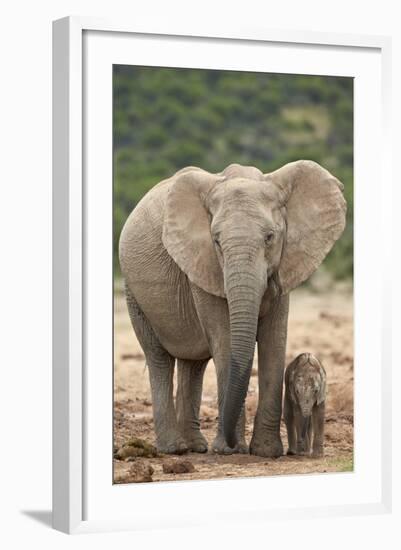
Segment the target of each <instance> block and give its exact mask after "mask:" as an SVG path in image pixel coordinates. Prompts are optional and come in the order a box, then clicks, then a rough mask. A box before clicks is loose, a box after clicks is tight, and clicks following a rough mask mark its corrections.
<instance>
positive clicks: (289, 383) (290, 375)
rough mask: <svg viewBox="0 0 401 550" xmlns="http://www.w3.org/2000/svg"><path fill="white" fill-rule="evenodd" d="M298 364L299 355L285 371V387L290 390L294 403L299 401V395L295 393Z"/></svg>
mask: <svg viewBox="0 0 401 550" xmlns="http://www.w3.org/2000/svg"><path fill="white" fill-rule="evenodd" d="M297 365H298V357H297V358H295V359H294V360H293V361H292V362H291V363H290V364H289V365H288V367H287V368H286V371H285V389H286V391H288V392H289V395H290V397H291V401H292V402H293V403H296V402H297V397H296V395H295V369H296V367H297Z"/></svg>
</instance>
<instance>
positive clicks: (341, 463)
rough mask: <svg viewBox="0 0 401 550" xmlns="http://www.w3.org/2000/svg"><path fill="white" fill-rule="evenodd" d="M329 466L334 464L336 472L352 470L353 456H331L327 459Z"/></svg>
mask: <svg viewBox="0 0 401 550" xmlns="http://www.w3.org/2000/svg"><path fill="white" fill-rule="evenodd" d="M328 464H329V465H330V466H335V468H336V471H337V472H353V471H354V457H353V456H343V457H337V458H332V459H330V460H328Z"/></svg>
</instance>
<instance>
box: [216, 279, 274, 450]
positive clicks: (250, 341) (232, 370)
mask: <svg viewBox="0 0 401 550" xmlns="http://www.w3.org/2000/svg"><path fill="white" fill-rule="evenodd" d="M249 271H250V269H249V270H248V272H245V273H244V272H239V271H238V268H237V271H236V272H234V273H233V274H231V276H227V277H226V295H227V301H228V308H229V315H230V331H231V359H230V367H229V373H228V385H227V387H226V393H225V400H224V407H223V429H224V436H225V440H226V442H227V444H228V446H229V447H231V448H234V447H235V445H236V444H237V435H236V426H237V423H238V420H239V417H240V415H241V411H242V408H243V406H244V402H245V397H246V394H247V391H248V385H249V379H250V376H251V370H252V361H253V356H254V351H255V341H256V332H257V325H258V317H259V309H260V302H261V299H262V295H263V292H264V290H265V289H264V288H263V285H262V284H261V283H260V282H258V281H257V278H256V276H255V274H254V273H249Z"/></svg>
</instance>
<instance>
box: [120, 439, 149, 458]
mask: <svg viewBox="0 0 401 550" xmlns="http://www.w3.org/2000/svg"><path fill="white" fill-rule="evenodd" d="M138 456H143V457H146V458H155V457H157V456H158V454H157V449H156V447H154V446H153V445H151V444H150V443H147V442H146V441H144V440H143V439H140V438H139V437H133V438H131V439H129V440H128V441H127V442H126V443H124V444H123V445H122V447H120V448H119V449H118V450H117V451H116V452H115V453H114V458H116V459H117V460H126V459H127V458H128V457H138Z"/></svg>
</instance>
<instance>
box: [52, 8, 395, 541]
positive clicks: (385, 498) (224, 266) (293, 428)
mask: <svg viewBox="0 0 401 550" xmlns="http://www.w3.org/2000/svg"><path fill="white" fill-rule="evenodd" d="M53 40H54V42H53V52H54V57H53V71H54V73H53V95H54V108H53V114H54V168H53V170H54V172H53V181H54V204H53V206H54V247H53V252H54V256H53V257H54V259H53V270H54V271H53V273H54V327H53V333H54V340H53V342H54V358H53V359H54V362H53V364H54V367H53V375H54V388H53V395H54V398H53V403H54V410H53V416H54V430H53V436H54V473H53V486H54V493H53V502H54V526H55V527H56V528H57V529H61V530H63V531H66V532H83V531H95V530H99V529H103V530H104V529H106V530H108V529H119V528H124V529H127V528H128V529H143V528H147V527H149V528H150V527H152V528H157V527H163V526H170V525H177V526H178V525H192V524H198V523H199V522H201V521H202V520H201V519H200V518H202V517H203V516H204V514H201V510H202V509H206V508H207V510H208V514H207V516H208V517H207V518H205V520H204V521H205V522H206V521H225V522H226V521H237V520H241V521H247V520H249V521H252V520H258V521H259V520H260V521H262V520H263V519H269V518H273V517H286V518H289V519H290V518H292V517H313V515H321V514H322V513H324V514H328V515H351V514H360V513H367V512H369V513H384V512H385V511H386V510H388V509H389V506H390V486H391V468H390V463H391V462H390V446H389V441H388V440H389V438H390V434H389V433H387V431H386V425H389V420H390V406H391V403H390V401H389V399H388V398H387V397H386V398H385V399H384V396H387V395H388V394H389V383H390V376H391V371H390V369H391V358H390V355H389V347H388V345H386V338H387V337H388V336H387V333H388V331H387V330H386V326H385V324H386V322H388V321H386V316H385V315H384V314H383V311H384V307H385V302H384V298H383V294H382V289H383V285H385V284H386V283H385V275H384V274H385V266H386V262H387V261H388V259H387V258H388V254H387V250H386V247H383V244H382V243H383V241H385V239H383V235H384V234H385V232H386V231H387V230H388V229H386V224H387V223H388V221H387V220H386V216H385V215H384V212H385V210H384V197H385V196H387V195H388V187H389V185H390V178H389V170H390V168H389V161H388V157H387V148H386V139H387V128H388V127H387V124H388V117H389V113H388V106H387V100H386V98H387V94H388V87H389V68H388V63H389V51H390V42H389V39H387V38H383V37H367V36H363V37H359V36H333V35H326V34H316V33H292V32H277V31H268V30H266V31H264V32H256V31H232V32H230V31H225V32H218V33H216V32H213V30H211V31H205V30H203V31H199V30H196V29H193V30H191V32H188V30H186V31H184V30H183V29H179V28H171V29H158V28H155V29H142V28H139V27H137V28H135V27H134V26H133V27H131V26H130V25H127V24H122V23H111V22H105V21H99V20H94V19H88V18H66V19H62V20H59V21H56V22H55V23H54V39H53ZM367 232H368V233H369V239H366V233H367ZM372 250H375V258H376V261H375V262H374V264H373V263H372ZM387 328H388V327H387ZM306 474H308V475H306ZM155 518H157V519H155Z"/></svg>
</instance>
